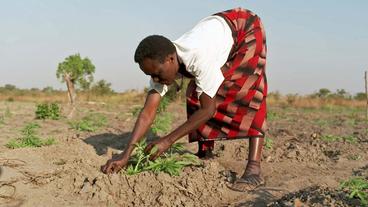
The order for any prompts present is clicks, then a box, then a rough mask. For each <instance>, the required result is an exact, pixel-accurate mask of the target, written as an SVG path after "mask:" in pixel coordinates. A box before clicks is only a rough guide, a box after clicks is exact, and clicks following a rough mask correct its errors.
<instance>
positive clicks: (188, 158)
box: [126, 140, 200, 176]
mask: <svg viewBox="0 0 368 207" xmlns="http://www.w3.org/2000/svg"><path fill="white" fill-rule="evenodd" d="M146 146H147V144H146V141H145V140H142V141H141V142H139V143H138V144H136V149H135V153H134V154H133V156H132V157H131V159H130V160H129V164H130V165H129V166H128V167H127V169H126V173H127V174H128V175H134V174H137V173H140V172H143V171H153V172H155V173H158V172H164V173H167V174H169V175H171V176H178V175H179V174H180V172H181V171H182V169H183V168H184V167H186V166H189V165H199V164H200V161H199V160H198V158H197V157H196V156H195V155H192V154H189V153H183V151H184V146H183V145H182V144H179V143H177V144H173V145H172V146H171V148H170V149H169V150H168V151H167V152H166V153H164V154H163V155H161V156H160V157H159V158H157V159H156V160H154V161H150V160H149V157H150V156H151V155H152V154H154V153H155V152H156V151H157V148H153V149H152V150H151V152H150V153H145V152H144V149H145V148H146Z"/></svg>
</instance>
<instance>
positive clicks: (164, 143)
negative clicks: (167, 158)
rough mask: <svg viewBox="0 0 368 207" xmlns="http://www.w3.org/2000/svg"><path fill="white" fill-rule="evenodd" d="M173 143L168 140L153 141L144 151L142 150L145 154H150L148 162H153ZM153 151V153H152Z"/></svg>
mask: <svg viewBox="0 0 368 207" xmlns="http://www.w3.org/2000/svg"><path fill="white" fill-rule="evenodd" d="M172 144H173V142H172V141H171V140H170V139H168V138H165V137H163V138H160V139H159V140H156V141H153V142H152V143H150V144H149V145H148V146H147V147H146V149H145V150H144V151H145V152H146V153H150V152H151V153H152V154H151V156H150V158H149V159H150V160H155V159H156V158H158V157H159V156H160V155H161V154H162V153H164V152H166V151H167V150H168V149H169V148H170V147H171V145H172ZM152 150H153V151H152Z"/></svg>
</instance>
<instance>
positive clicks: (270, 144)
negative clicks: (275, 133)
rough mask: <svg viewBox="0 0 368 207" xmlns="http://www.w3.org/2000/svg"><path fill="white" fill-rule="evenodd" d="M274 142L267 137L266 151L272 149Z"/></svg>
mask: <svg viewBox="0 0 368 207" xmlns="http://www.w3.org/2000/svg"><path fill="white" fill-rule="evenodd" d="M272 145H273V140H272V139H271V138H268V137H266V138H265V142H264V147H265V148H266V149H272Z"/></svg>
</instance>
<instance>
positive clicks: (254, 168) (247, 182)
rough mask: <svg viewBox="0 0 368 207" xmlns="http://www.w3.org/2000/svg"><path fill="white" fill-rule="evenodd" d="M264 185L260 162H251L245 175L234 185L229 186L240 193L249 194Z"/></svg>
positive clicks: (236, 180)
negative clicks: (248, 192)
mask: <svg viewBox="0 0 368 207" xmlns="http://www.w3.org/2000/svg"><path fill="white" fill-rule="evenodd" d="M263 184H264V180H263V179H262V178H261V163H260V161H254V160H250V161H248V164H247V167H246V169H245V172H244V174H243V175H242V176H241V177H240V178H237V179H235V181H234V183H233V184H232V185H231V186H229V188H230V189H232V190H234V191H239V192H247V191H252V190H254V189H256V188H257V187H259V186H261V185H263Z"/></svg>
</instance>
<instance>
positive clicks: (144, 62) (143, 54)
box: [134, 35, 179, 85]
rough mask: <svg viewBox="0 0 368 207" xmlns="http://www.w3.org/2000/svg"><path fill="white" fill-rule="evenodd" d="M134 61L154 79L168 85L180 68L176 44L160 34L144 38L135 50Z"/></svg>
mask: <svg viewBox="0 0 368 207" xmlns="http://www.w3.org/2000/svg"><path fill="white" fill-rule="evenodd" d="M134 61H135V62H136V63H138V64H139V67H140V68H141V70H142V71H143V72H144V73H145V74H147V75H150V76H151V77H152V79H153V81H155V82H159V83H162V84H166V85H170V84H172V83H173V82H174V80H175V77H176V73H177V72H178V70H179V64H178V60H177V56H176V49H175V46H174V44H173V43H172V42H171V41H170V40H169V39H167V38H166V37H164V36H160V35H151V36H148V37H146V38H144V39H143V40H142V41H141V42H140V43H139V45H138V47H137V49H136V51H135V54H134Z"/></svg>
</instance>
